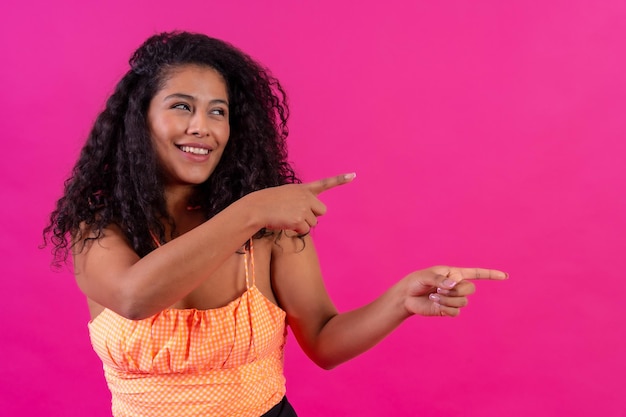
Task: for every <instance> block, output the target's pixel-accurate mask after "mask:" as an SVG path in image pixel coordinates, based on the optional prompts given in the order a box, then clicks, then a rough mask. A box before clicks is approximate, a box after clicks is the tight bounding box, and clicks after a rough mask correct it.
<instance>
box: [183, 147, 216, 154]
mask: <svg viewBox="0 0 626 417" xmlns="http://www.w3.org/2000/svg"><path fill="white" fill-rule="evenodd" d="M180 150H181V151H183V152H189V153H192V154H195V155H208V154H209V150H208V149H204V148H194V147H193V146H181V147H180Z"/></svg>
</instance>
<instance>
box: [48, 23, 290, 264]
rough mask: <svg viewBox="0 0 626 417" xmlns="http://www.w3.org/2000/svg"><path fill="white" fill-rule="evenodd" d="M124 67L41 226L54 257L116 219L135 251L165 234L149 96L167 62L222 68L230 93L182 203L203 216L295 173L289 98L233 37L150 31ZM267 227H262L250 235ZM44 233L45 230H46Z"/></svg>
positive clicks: (148, 247) (61, 258)
mask: <svg viewBox="0 0 626 417" xmlns="http://www.w3.org/2000/svg"><path fill="white" fill-rule="evenodd" d="M129 63H130V67H131V69H130V70H129V71H128V72H127V73H126V75H124V77H123V78H122V80H121V81H120V82H119V83H118V84H117V86H116V88H115V92H114V93H113V95H112V96H111V97H110V98H109V99H108V101H107V103H106V108H105V109H104V111H103V112H102V113H100V115H99V116H98V118H97V119H96V122H95V124H94V126H93V128H92V130H91V132H90V134H89V137H88V138H87V142H86V143H85V145H84V147H83V149H82V151H81V153H80V157H79V159H78V162H77V163H76V165H75V166H74V169H73V171H72V175H71V176H70V178H69V179H68V180H66V182H65V190H64V195H63V197H61V198H60V199H59V200H58V201H57V205H56V209H55V210H54V211H53V212H52V214H51V215H50V223H49V225H48V226H47V227H46V228H45V229H44V231H43V235H44V244H48V243H49V242H50V243H51V244H52V245H53V249H52V252H53V255H54V259H55V264H56V265H59V264H60V263H62V262H65V261H66V260H67V258H68V252H69V250H70V249H71V248H72V246H73V245H75V244H76V243H77V242H84V241H85V240H86V239H89V238H90V236H91V237H93V238H94V239H98V238H99V237H100V236H101V235H102V231H103V229H104V228H106V227H107V226H109V225H111V224H115V225H117V226H118V227H120V229H121V230H122V232H123V233H124V235H125V237H126V238H127V239H128V241H129V243H130V244H131V245H132V247H133V249H134V250H135V251H136V252H137V254H138V255H139V256H142V257H143V256H145V255H146V254H148V253H149V252H151V251H152V250H154V249H155V247H156V245H155V242H154V239H153V237H152V236H156V237H157V238H158V239H159V240H160V241H161V242H163V241H165V226H164V225H163V220H164V219H165V220H166V221H168V222H169V223H170V224H171V225H172V226H173V227H175V225H174V223H173V220H172V219H171V217H170V216H169V214H168V213H167V210H166V205H165V197H164V188H163V181H162V179H161V175H160V171H159V166H158V162H157V158H156V154H155V152H154V150H153V145H152V142H151V139H150V135H149V130H148V125H147V121H146V116H147V112H148V107H149V104H150V101H151V100H152V98H153V97H154V96H155V95H156V94H157V92H158V91H159V90H160V89H161V88H162V87H163V86H164V83H165V82H166V81H167V78H168V76H169V74H170V73H171V72H172V70H174V69H176V68H178V67H180V66H182V65H200V66H206V67H210V68H212V69H214V70H216V71H217V72H219V73H220V74H221V75H222V77H223V78H224V80H225V82H226V87H227V92H228V98H229V113H230V116H229V121H230V137H229V140H228V143H227V145H226V148H225V150H224V153H223V155H222V158H221V160H220V162H219V164H218V166H217V167H216V169H215V171H214V172H213V173H212V174H211V176H210V177H209V179H208V180H207V181H205V182H204V183H202V184H200V185H198V186H197V187H196V192H195V193H194V195H193V197H192V199H193V201H190V202H189V204H190V205H192V206H199V207H201V209H202V210H203V213H204V215H205V217H206V218H207V219H209V218H211V217H212V216H214V215H215V214H217V213H218V212H219V211H221V210H223V209H224V208H226V207H227V206H228V205H229V204H231V203H233V202H234V201H236V200H238V199H239V198H241V197H243V196H244V195H246V194H248V193H250V192H253V191H256V190H260V189H263V188H267V187H273V186H278V185H283V184H288V183H299V182H300V180H299V179H298V178H297V177H296V174H295V172H294V170H293V168H292V166H291V165H290V164H289V162H288V161H287V149H286V138H287V135H288V129H287V119H288V117H289V108H288V105H287V97H286V94H285V91H284V90H283V88H282V86H281V85H280V83H279V82H278V80H277V79H276V78H274V77H273V76H272V75H271V73H270V72H269V70H268V69H266V68H265V67H263V66H262V65H260V64H259V63H257V62H256V61H254V60H253V59H252V58H251V57H250V56H248V55H247V54H245V53H243V52H242V51H240V50H239V49H237V48H235V47H234V46H232V45H230V44H228V43H226V42H224V41H221V40H219V39H214V38H211V37H208V36H206V35H203V34H196V33H189V32H169V33H161V34H158V35H154V36H152V37H150V38H149V39H148V40H146V41H145V42H144V43H143V45H141V46H140V47H139V49H137V50H136V51H135V53H134V54H133V55H132V57H131V59H130V61H129ZM264 234H266V231H265V230H261V231H259V232H258V233H257V235H255V236H257V237H258V236H262V235H264ZM48 239H49V240H48Z"/></svg>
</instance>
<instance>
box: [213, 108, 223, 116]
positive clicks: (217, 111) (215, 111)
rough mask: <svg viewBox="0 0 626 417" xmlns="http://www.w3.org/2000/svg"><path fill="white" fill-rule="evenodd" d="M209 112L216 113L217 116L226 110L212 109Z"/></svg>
mask: <svg viewBox="0 0 626 417" xmlns="http://www.w3.org/2000/svg"><path fill="white" fill-rule="evenodd" d="M211 114H216V115H218V116H224V115H225V114H226V111H225V110H224V109H213V110H211Z"/></svg>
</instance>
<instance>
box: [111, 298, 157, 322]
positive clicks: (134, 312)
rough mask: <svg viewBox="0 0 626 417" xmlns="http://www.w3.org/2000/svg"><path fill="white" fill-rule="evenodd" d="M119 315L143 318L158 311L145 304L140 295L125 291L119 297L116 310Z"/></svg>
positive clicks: (133, 318)
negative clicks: (125, 292)
mask: <svg viewBox="0 0 626 417" xmlns="http://www.w3.org/2000/svg"><path fill="white" fill-rule="evenodd" d="M115 312H116V313H117V314H119V315H120V316H122V317H124V318H125V319H128V320H133V321H137V320H143V319H147V318H148V317H151V316H153V315H154V314H156V313H157V312H158V311H155V310H154V307H151V306H149V305H147V304H146V303H145V302H143V301H142V299H141V297H139V296H137V295H136V294H132V293H127V294H124V295H122V296H120V297H119V302H118V307H117V311H115Z"/></svg>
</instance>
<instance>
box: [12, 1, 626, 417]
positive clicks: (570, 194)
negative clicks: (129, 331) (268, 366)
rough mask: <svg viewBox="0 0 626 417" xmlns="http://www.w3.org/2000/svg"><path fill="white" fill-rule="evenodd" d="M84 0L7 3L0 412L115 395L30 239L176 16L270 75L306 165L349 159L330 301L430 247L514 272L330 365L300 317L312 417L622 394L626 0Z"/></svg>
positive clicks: (67, 281) (382, 284)
mask: <svg viewBox="0 0 626 417" xmlns="http://www.w3.org/2000/svg"><path fill="white" fill-rule="evenodd" d="M95 3H97V2H90V1H83V0H81V1H78V0H72V1H63V2H49V1H34V2H28V1H22V2H9V1H5V2H2V5H0V16H1V17H0V57H1V60H2V61H1V64H0V83H1V85H0V87H1V90H0V91H2V99H1V100H0V121H1V127H2V130H1V135H2V138H1V148H0V149H1V150H2V157H3V161H2V162H1V163H0V184H1V190H2V205H1V206H0V219H1V220H0V221H1V222H2V224H1V230H2V234H1V237H0V245H1V246H0V249H1V252H0V253H2V255H1V256H2V264H1V267H2V271H3V279H2V284H1V287H2V291H1V294H2V302H1V303H0V335H1V336H0V337H1V338H2V341H1V343H0V353H1V354H2V358H3V362H2V365H0V368H1V371H0V410H2V411H0V414H3V415H20V416H57V415H58V416H61V415H62V416H94V417H98V416H107V415H110V407H109V401H110V396H109V393H108V391H107V388H106V385H105V382H104V378H103V376H102V371H101V364H100V363H99V361H98V359H97V357H96V356H95V354H94V353H93V352H92V350H91V346H90V344H89V339H88V335H87V326H86V323H87V320H88V314H87V308H86V305H85V302H84V299H83V297H82V295H81V294H80V292H79V290H78V288H77V287H76V285H75V284H74V281H73V278H72V276H71V274H69V273H68V272H62V273H56V272H53V271H51V269H50V267H49V262H50V254H49V251H48V250H39V249H37V245H39V244H40V242H41V240H40V232H41V229H42V228H43V227H44V225H45V223H46V218H47V215H48V213H49V212H50V211H51V210H52V208H53V204H54V202H55V201H56V198H58V197H59V196H60V193H61V188H62V182H63V180H64V179H65V178H66V177H67V175H68V173H69V171H70V169H71V167H72V165H73V163H74V160H75V158H76V156H77V153H78V150H79V149H80V147H81V145H82V143H83V141H84V139H85V137H86V135H87V132H88V130H89V128H90V126H91V124H92V123H93V120H94V118H95V116H96V114H97V112H98V111H100V110H101V109H102V108H103V105H104V102H105V100H106V98H107V97H108V95H109V94H110V93H111V91H112V89H113V86H114V85H115V83H116V82H117V80H118V79H119V78H120V77H121V75H122V74H123V73H124V72H125V71H126V68H127V65H126V62H127V59H128V57H129V55H130V53H131V52H132V51H133V50H134V49H135V48H136V47H137V46H138V45H139V44H140V43H141V42H142V41H143V40H144V39H145V38H146V37H148V36H149V35H151V34H153V33H155V32H157V31H163V30H172V29H186V30H191V31H201V32H205V33H207V34H209V35H212V36H216V37H220V38H223V39H226V40H229V41H230V42H232V43H234V44H236V45H238V46H239V47H241V48H242V49H243V50H245V51H247V52H249V53H250V54H251V55H253V56H254V57H256V58H258V59H259V60H260V61H262V62H263V63H265V64H266V65H267V66H268V67H270V68H271V69H272V70H273V72H274V73H275V75H276V76H278V77H279V78H280V79H281V80H282V82H283V83H284V85H285V87H286V88H287V90H288V93H289V95H290V99H291V108H292V119H291V142H290V143H291V159H292V160H293V161H294V162H295V165H296V167H297V168H298V170H299V172H300V174H301V176H302V177H303V178H304V179H305V180H314V179H317V178H320V177H324V176H329V175H334V174H337V173H340V172H348V171H356V172H357V173H358V178H357V180H356V181H355V182H354V183H353V184H350V185H349V186H346V187H344V188H341V189H337V190H332V191H329V192H328V193H327V194H325V195H323V199H324V201H325V202H326V204H327V205H328V206H329V212H328V214H327V215H326V216H325V217H324V218H322V219H321V223H320V226H319V227H318V228H317V230H315V232H314V237H315V238H316V241H317V246H318V248H319V251H320V257H321V261H322V267H323V270H324V273H325V277H326V282H327V286H328V289H329V291H330V293H331V295H332V296H333V298H334V300H335V302H336V304H337V306H338V307H339V308H340V309H342V310H347V309H350V308H353V307H356V306H359V305H361V304H364V303H366V302H368V301H370V300H371V299H373V298H374V297H375V296H377V295H378V294H380V293H381V292H382V291H384V290H385V289H386V288H388V287H389V286H390V285H392V283H394V282H395V281H396V280H398V279H400V278H401V277H403V276H404V275H405V274H406V273H408V272H409V271H411V270H414V269H420V268H423V267H427V266H430V265H433V264H440V263H445V264H454V265H462V266H486V267H494V268H500V269H504V270H506V271H508V272H509V273H510V275H511V279H510V280H509V281H508V282H480V283H479V285H478V292H477V293H476V295H474V296H473V297H472V299H471V301H470V306H469V307H467V308H466V309H465V310H464V311H463V313H462V315H461V316H460V317H459V318H458V319H454V320H452V319H438V318H430V319H426V318H419V317H416V318H413V319H411V320H408V321H407V322H406V323H405V324H404V325H403V326H402V327H401V328H400V329H398V331H396V332H395V333H394V334H393V335H391V336H390V337H389V338H388V339H386V340H385V341H384V342H382V343H381V344H380V345H379V346H377V347H376V348H374V349H372V350H371V351H370V352H368V353H366V354H364V355H362V356H361V357H359V358H357V359H355V360H353V361H351V362H349V363H347V364H344V365H342V366H340V367H339V368H337V369H335V370H333V371H330V372H326V371H322V370H320V369H317V368H316V367H315V365H313V364H312V363H311V362H309V361H308V359H306V358H305V357H304V355H303V354H302V353H301V352H300V350H299V348H298V347H297V344H296V343H295V341H294V340H293V339H290V340H289V343H288V347H287V353H286V355H287V357H286V374H287V378H288V396H289V398H290V400H291V402H292V403H293V404H294V406H295V407H296V409H297V410H298V412H299V414H300V415H301V416H303V417H307V416H378V415H392V414H393V415H401V416H419V415H424V416H481V417H489V416H503V415H506V416H527V415H532V416H535V417H540V416H565V415H568V416H591V415H594V416H599V415H602V416H622V417H623V416H626V399H625V391H626V390H625V389H624V388H625V384H624V375H625V373H626V355H625V352H626V343H625V339H626V330H625V325H624V319H625V318H626V302H624V292H625V290H626V285H625V284H624V281H623V275H624V264H623V262H624V252H625V249H626V241H625V240H626V238H625V237H624V236H625V235H626V219H625V217H626V216H625V214H624V213H625V209H626V192H625V180H626V169H625V168H624V167H625V165H626V163H625V162H626V145H625V143H626V140H625V139H626V111H625V110H626V76H625V74H626V60H625V58H624V57H625V56H626V51H625V48H624V39H626V3H625V2H624V1H623V0H614V1H598V0H582V1H581V0H568V1H536V0H533V1H525V2H504V1H498V0H488V1H487V0H486V1H469V0H458V1H444V2H433V1H421V2H417V1H396V0H388V1H369V2H359V3H357V2H345V3H346V4H347V3H354V4H355V6H348V5H346V4H344V3H342V2H340V1H330V0H324V1H318V2H310V3H307V2H289V1H272V2H268V3H267V4H265V5H261V4H260V3H262V2H256V1H250V2H238V1H222V2H209V1H207V0H203V1H196V0H189V1H186V2H179V3H172V2H165V1H161V0H151V1H119V0H114V1H107V2H102V5H101V6H96V5H94V4H95ZM105 3H106V6H105V5H104V4H105ZM513 3H515V4H513ZM9 4H10V6H9ZM356 4H359V6H356ZM390 410H392V411H393V412H392V411H390Z"/></svg>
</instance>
